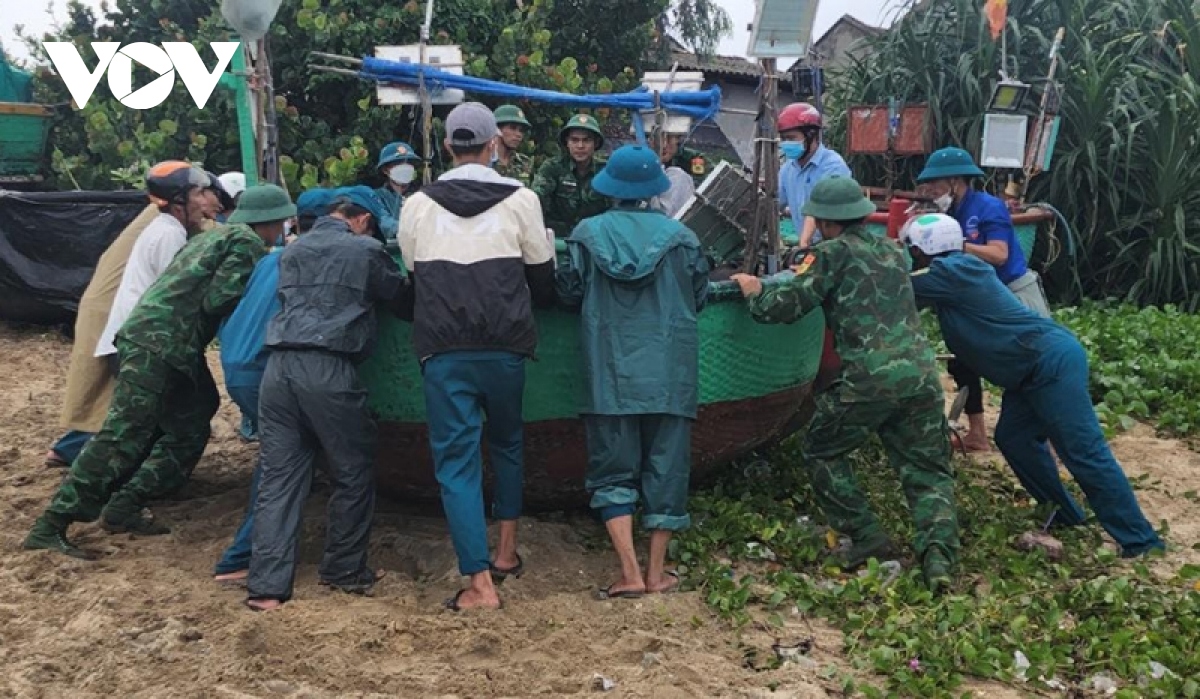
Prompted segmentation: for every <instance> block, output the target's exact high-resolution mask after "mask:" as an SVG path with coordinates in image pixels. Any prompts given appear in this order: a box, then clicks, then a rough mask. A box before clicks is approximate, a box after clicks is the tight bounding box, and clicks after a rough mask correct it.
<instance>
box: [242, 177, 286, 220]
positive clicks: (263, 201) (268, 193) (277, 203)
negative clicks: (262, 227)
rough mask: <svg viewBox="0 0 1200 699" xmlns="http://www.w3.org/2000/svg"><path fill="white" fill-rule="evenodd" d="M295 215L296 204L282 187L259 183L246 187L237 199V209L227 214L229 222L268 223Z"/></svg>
mask: <svg viewBox="0 0 1200 699" xmlns="http://www.w3.org/2000/svg"><path fill="white" fill-rule="evenodd" d="M295 215H296V205H295V204H293V203H292V198H291V197H289V196H288V195H287V192H285V191H283V188H282V187H277V186H275V185H273V184H260V185H256V186H254V187H247V188H246V190H245V191H243V192H242V197H241V198H240V199H238V204H237V209H235V210H234V212H233V213H232V214H230V216H229V221H228V222H229V223H270V222H271V221H283V220H285V219H289V218H291V217H293V216H295Z"/></svg>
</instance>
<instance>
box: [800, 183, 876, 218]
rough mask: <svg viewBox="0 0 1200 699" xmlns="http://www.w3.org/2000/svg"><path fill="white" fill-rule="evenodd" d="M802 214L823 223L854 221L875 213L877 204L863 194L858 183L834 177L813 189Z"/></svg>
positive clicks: (801, 211)
mask: <svg viewBox="0 0 1200 699" xmlns="http://www.w3.org/2000/svg"><path fill="white" fill-rule="evenodd" d="M800 213H802V214H804V215H805V216H812V217H813V218H819V219H821V220H822V221H854V220H856V219H860V218H866V217H867V216H870V215H871V214H873V213H875V204H873V203H871V200H870V199H868V198H867V197H866V195H865V194H863V191H862V187H861V186H860V185H859V184H858V182H855V181H854V180H853V179H851V178H849V177H841V176H838V175H833V176H830V177H826V178H825V179H823V180H821V181H820V182H818V183H817V186H816V187H813V190H812V194H810V195H809V196H808V201H807V202H806V203H805V204H804V207H803V208H802V209H801V210H800Z"/></svg>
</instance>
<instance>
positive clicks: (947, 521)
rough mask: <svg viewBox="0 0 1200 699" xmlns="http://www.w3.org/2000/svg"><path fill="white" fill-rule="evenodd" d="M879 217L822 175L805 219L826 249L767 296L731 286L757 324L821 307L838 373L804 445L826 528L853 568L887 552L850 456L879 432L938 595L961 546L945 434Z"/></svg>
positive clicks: (902, 266)
mask: <svg viewBox="0 0 1200 699" xmlns="http://www.w3.org/2000/svg"><path fill="white" fill-rule="evenodd" d="M874 211H875V205H874V204H872V203H871V201H870V200H869V199H867V198H866V197H865V196H864V195H863V192H862V188H861V187H860V186H859V184H858V183H857V182H855V181H854V180H853V179H851V178H849V177H829V178H826V179H824V180H822V181H821V182H819V183H818V184H817V185H816V187H814V188H813V192H812V196H811V197H809V199H808V201H807V202H806V203H805V204H804V208H803V210H802V211H801V213H802V214H803V215H804V216H810V217H812V218H813V219H814V220H815V221H816V224H817V227H818V228H819V229H820V231H821V234H822V236H823V237H824V238H825V240H826V241H827V242H824V243H822V244H821V245H820V246H818V247H817V248H814V249H813V251H812V252H810V253H809V254H808V255H807V256H806V257H805V258H804V260H803V262H802V263H801V264H800V265H799V266H797V267H796V268H795V269H794V271H795V277H794V278H793V279H791V280H790V281H788V282H786V283H784V284H783V285H781V286H779V287H776V288H773V289H770V290H767V291H764V290H763V285H762V282H761V280H759V279H758V278H757V277H753V276H750V275H747V274H735V275H733V277H732V279H733V280H734V281H736V282H737V283H738V285H739V286H741V288H742V293H743V295H745V296H746V297H747V298H749V299H750V313H751V314H752V315H753V316H754V319H755V320H757V321H758V322H760V323H794V322H796V321H797V320H799V319H800V318H802V317H803V316H804V315H805V314H807V313H809V312H811V311H813V310H815V309H817V308H824V310H825V317H826V322H827V323H828V324H829V326H830V328H832V330H833V333H834V336H835V337H836V339H837V347H838V352H839V353H840V354H841V358H842V371H841V375H840V376H839V377H838V379H837V380H836V381H835V382H834V384H833V385H832V386H831V387H830V388H829V390H827V391H824V392H822V393H821V394H819V395H818V396H817V411H816V415H815V416H814V417H813V419H812V422H811V423H810V425H809V428H808V432H807V434H806V435H805V438H804V442H803V445H802V447H801V448H802V452H803V456H804V463H805V465H806V466H807V467H808V469H809V472H810V474H811V479H812V485H813V491H814V493H815V494H816V498H817V502H818V503H819V504H820V505H821V508H822V509H823V510H824V511H825V516H826V518H827V519H828V520H829V524H830V525H831V526H832V527H833V528H834V529H836V530H837V531H839V532H841V533H843V534H846V535H848V536H849V537H850V539H851V542H852V543H851V545H850V546H849V547H848V548H847V549H846V550H843V551H842V552H840V554H839V559H840V563H841V564H842V566H843V567H845V568H854V567H857V566H859V565H862V564H863V563H865V562H866V561H867V560H869V559H870V558H880V559H882V558H883V557H885V556H888V555H890V554H891V553H892V550H893V548H892V543H891V539H890V537H889V536H888V535H887V533H886V532H884V531H883V527H882V526H881V525H880V523H879V520H878V519H877V518H876V516H875V514H874V513H873V512H871V509H870V507H869V506H868V505H867V497H866V494H865V493H863V491H862V489H861V488H860V487H859V485H858V481H857V479H856V478H855V476H854V470H853V468H852V467H851V465H850V459H849V456H850V454H851V453H852V452H853V451H855V450H856V449H858V448H859V447H861V446H862V445H863V444H865V443H866V441H867V439H868V438H869V437H870V435H871V433H872V432H874V433H876V434H878V435H879V438H880V440H881V441H882V442H883V446H884V449H885V450H886V451H887V453H888V459H889V461H890V462H891V463H892V466H893V467H894V468H895V469H896V471H897V473H898V475H899V477H900V483H901V486H902V487H903V488H904V494H905V496H906V497H907V499H908V506H909V509H910V510H911V512H912V516H913V520H914V521H915V524H916V541H915V542H914V548H915V549H916V552H917V556H918V557H919V560H920V561H921V567H922V571H923V573H924V576H925V580H926V583H927V584H928V585H929V587H930V588H931V589H933V590H934V591H938V590H940V589H943V588H944V587H945V586H947V585H948V584H949V583H950V581H951V572H952V570H953V567H954V565H955V562H956V560H957V557H958V549H959V540H958V517H957V510H956V506H955V501H954V476H953V473H952V471H951V467H950V441H949V436H948V435H949V429H948V428H947V426H946V418H945V416H944V415H943V413H942V410H943V409H944V402H943V396H942V388H941V384H940V383H939V381H938V373H937V367H936V365H935V363H934V355H933V350H932V349H931V348H930V346H929V342H928V340H926V338H925V333H924V331H923V330H922V329H921V321H920V319H919V318H918V317H917V306H916V301H915V300H914V299H913V292H912V287H911V286H910V284H909V280H908V265H907V264H906V262H905V259H904V255H903V253H902V251H901V250H900V249H899V248H898V247H897V246H896V244H895V242H893V241H891V240H889V239H887V238H884V237H882V236H878V235H875V234H874V233H871V232H870V231H868V230H867V228H866V226H864V225H863V223H864V221H865V219H866V217H867V216H868V215H869V214H871V213H872V212H874Z"/></svg>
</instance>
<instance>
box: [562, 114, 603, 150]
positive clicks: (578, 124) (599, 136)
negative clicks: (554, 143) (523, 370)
mask: <svg viewBox="0 0 1200 699" xmlns="http://www.w3.org/2000/svg"><path fill="white" fill-rule="evenodd" d="M571 129H583V130H584V131H590V132H592V134H593V135H595V137H596V148H600V147H602V146H603V145H604V132H603V131H601V130H600V121H599V120H598V119H596V117H594V116H592V115H591V114H576V115H575V116H573V117H571V120H570V121H568V122H567V125H566V126H564V127H562V130H561V131H559V132H558V145H560V146H562V147H564V148H566V146H567V133H568V132H569V131H570V130H571Z"/></svg>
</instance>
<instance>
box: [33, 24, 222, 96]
mask: <svg viewBox="0 0 1200 699" xmlns="http://www.w3.org/2000/svg"><path fill="white" fill-rule="evenodd" d="M42 46H43V47H44V48H45V49H46V53H47V54H49V55H50V62H51V63H53V64H54V69H55V70H57V71H58V74H59V75H60V76H62V79H63V82H64V83H66V84H67V90H69V91H70V93H71V97H72V98H74V100H75V104H77V105H79V108H80V109H83V108H84V107H86V106H87V103H88V100H90V99H91V98H92V93H93V92H95V91H96V86H97V85H99V84H100V76H101V75H102V74H103V73H104V72H105V70H107V71H108V89H109V90H111V91H112V94H113V97H116V98H117V101H119V102H120V103H121V104H123V105H125V106H126V107H129V108H130V109H150V108H151V107H157V106H158V105H160V104H162V103H163V100H165V99H167V96H168V95H170V94H171V90H172V88H174V87H175V73H177V72H178V73H179V77H180V78H183V85H184V87H186V88H187V91H188V94H190V95H191V96H192V100H194V101H195V102H196V106H197V107H199V108H200V109H204V105H205V104H208V98H209V97H211V96H212V93H213V90H214V89H216V87H217V82H218V81H219V80H220V79H221V73H224V72H225V67H226V66H228V65H229V61H230V60H232V59H233V54H234V52H235V51H237V49H238V42H236V41H214V42H212V43H210V44H209V46H211V47H212V50H213V53H215V54H217V65H216V68H214V69H213V70H212V71H209V70H208V68H207V67H205V65H204V61H203V60H201V59H200V54H199V52H197V51H196V47H195V46H192V45H191V44H189V43H187V42H186V41H167V42H163V44H162V48H159V47H158V46H155V45H154V44H147V43H145V42H140V41H139V42H137V43H133V44H128V45H126V46H125V47H124V48H121V43H120V42H118V41H98V42H95V43H93V44H92V50H93V51H95V52H96V56H97V57H98V58H99V59H100V60H99V61H98V62H97V63H96V68H95V69H94V70H90V71H89V70H88V67H87V66H85V65H84V64H83V58H82V57H80V55H79V49H77V48H76V47H75V44H73V43H71V42H69V41H47V42H44V43H43V44H42ZM134 61H137V62H138V63H140V64H141V65H143V66H145V67H146V68H149V69H150V70H152V71H154V72H155V73H157V74H158V76H159V77H157V78H155V79H154V80H153V81H151V82H150V83H149V84H147V85H144V86H142V87H141V88H139V89H138V91H137V92H134V91H133V62H134Z"/></svg>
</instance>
